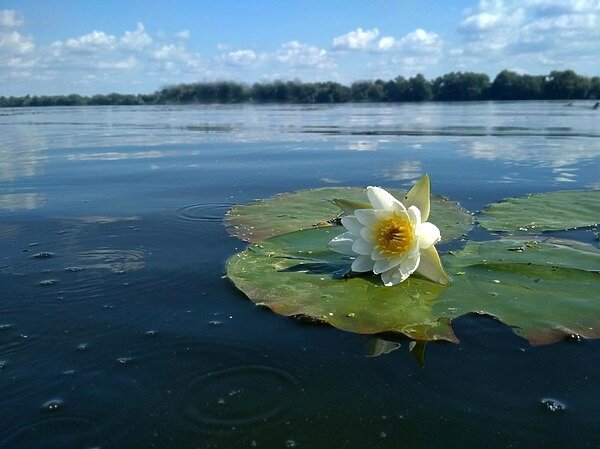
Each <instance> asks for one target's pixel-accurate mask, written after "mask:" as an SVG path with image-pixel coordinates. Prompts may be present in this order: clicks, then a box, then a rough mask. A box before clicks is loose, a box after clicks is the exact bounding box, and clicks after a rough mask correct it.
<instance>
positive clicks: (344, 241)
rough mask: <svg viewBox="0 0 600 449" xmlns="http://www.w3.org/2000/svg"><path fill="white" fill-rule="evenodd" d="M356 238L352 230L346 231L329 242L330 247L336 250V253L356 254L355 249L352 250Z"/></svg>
mask: <svg viewBox="0 0 600 449" xmlns="http://www.w3.org/2000/svg"><path fill="white" fill-rule="evenodd" d="M355 238H356V237H355V236H354V235H352V234H351V233H350V232H344V233H343V234H340V235H338V236H337V237H335V238H334V239H333V240H331V241H330V242H329V245H328V246H329V249H331V250H332V251H335V252H336V253H340V254H346V255H348V256H353V255H354V254H356V253H355V252H354V251H352V244H353V243H354V240H355Z"/></svg>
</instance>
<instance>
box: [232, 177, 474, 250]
mask: <svg viewBox="0 0 600 449" xmlns="http://www.w3.org/2000/svg"><path fill="white" fill-rule="evenodd" d="M389 192H390V193H391V194H392V195H394V196H395V197H396V198H403V197H404V195H406V191H403V190H402V191H401V190H393V189H392V190H389ZM334 200H341V201H338V204H339V205H336V204H335V203H334ZM354 203H361V204H364V203H366V204H367V207H370V206H368V203H369V201H368V198H367V191H366V189H362V188H358V187H342V188H339V187H334V188H329V187H328V188H323V189H309V190H299V191H296V192H292V193H284V194H281V195H276V196H274V197H271V198H267V199H264V200H257V201H254V202H252V203H250V204H248V205H238V206H234V207H233V208H231V209H230V210H229V211H228V212H227V216H226V218H225V225H226V226H227V230H228V231H229V233H230V234H231V235H233V236H234V237H237V238H240V239H242V240H245V241H247V242H258V241H260V240H264V239H267V238H269V237H273V236H275V235H280V234H286V233H288V232H293V231H299V230H303V229H311V228H314V227H324V226H332V225H333V220H334V219H335V218H336V217H337V216H338V215H340V213H342V212H343V207H344V204H354ZM428 221H430V222H432V223H433V224H435V225H436V226H437V227H438V228H440V231H441V234H442V241H450V240H453V239H455V238H458V237H460V236H461V235H462V234H464V233H466V232H468V231H469V230H470V229H471V228H472V226H473V217H472V216H471V214H470V213H469V212H467V211H466V210H464V209H463V208H462V207H460V206H459V205H458V204H457V203H454V202H452V201H450V200H448V199H447V198H445V197H442V196H440V195H433V196H432V197H431V215H430V217H429V220H428Z"/></svg>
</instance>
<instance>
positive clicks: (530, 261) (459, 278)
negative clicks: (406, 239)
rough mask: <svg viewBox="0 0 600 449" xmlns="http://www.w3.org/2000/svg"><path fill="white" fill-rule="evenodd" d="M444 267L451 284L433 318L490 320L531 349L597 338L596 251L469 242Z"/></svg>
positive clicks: (599, 280)
mask: <svg viewBox="0 0 600 449" xmlns="http://www.w3.org/2000/svg"><path fill="white" fill-rule="evenodd" d="M443 262H444V264H445V266H446V269H447V271H448V273H449V274H450V275H452V274H454V275H455V276H454V283H453V285H452V286H451V287H450V288H449V289H447V290H446V291H444V292H442V294H440V296H439V297H438V298H437V302H436V305H435V306H434V307H433V309H434V313H435V314H442V315H447V316H449V317H452V318H454V317H457V316H460V315H462V314H465V313H469V312H475V313H480V314H487V315H491V316H494V317H496V318H498V319H499V320H501V321H502V322H504V323H506V324H508V325H509V326H511V327H512V328H513V331H514V332H515V333H516V334H518V335H520V336H522V337H523V338H525V339H527V340H528V341H529V342H530V343H531V344H533V345H541V344H549V343H553V342H556V341H560V340H563V339H565V337H568V336H569V335H579V336H581V337H585V338H599V337H600V299H599V298H598V294H597V291H598V288H599V287H600V273H598V271H595V270H598V268H599V267H600V251H598V250H597V249H595V248H594V247H593V246H591V245H582V244H580V243H578V242H575V243H574V244H573V245H569V246H566V245H564V244H562V245H559V244H554V243H534V242H529V243H525V244H523V242H522V241H510V240H498V241H492V242H479V243H475V242H469V243H468V244H467V245H466V246H465V248H464V249H463V250H462V251H460V252H459V253H457V254H456V256H454V257H453V256H451V255H447V256H445V257H443Z"/></svg>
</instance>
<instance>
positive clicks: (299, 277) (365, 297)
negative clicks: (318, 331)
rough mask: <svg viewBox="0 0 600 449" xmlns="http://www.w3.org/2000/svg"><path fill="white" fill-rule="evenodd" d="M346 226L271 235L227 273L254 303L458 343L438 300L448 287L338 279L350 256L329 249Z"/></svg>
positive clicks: (365, 328) (355, 326)
mask: <svg viewBox="0 0 600 449" xmlns="http://www.w3.org/2000/svg"><path fill="white" fill-rule="evenodd" d="M342 231H343V229H342V228H341V227H339V226H337V227H330V228H317V229H310V230H305V231H298V232H293V233H290V234H283V235H279V236H276V237H272V238H270V239H268V240H265V241H263V242H260V243H256V244H253V245H251V246H250V247H249V248H248V249H247V250H245V251H242V252H241V253H239V254H236V255H235V256H233V257H232V258H231V259H230V260H229V262H228V265H227V276H228V277H229V278H230V279H231V280H232V281H233V282H234V284H235V285H236V286H237V287H238V288H239V289H240V290H241V291H243V292H244V293H245V294H246V295H247V296H248V297H249V298H250V299H251V300H252V301H253V302H255V303H256V304H258V305H264V306H267V307H269V308H270V309H271V310H273V311H275V312H277V313H279V314H281V315H286V316H291V315H294V316H303V317H308V318H311V319H314V320H315V321H322V322H326V323H329V324H332V325H333V326H335V327H337V328H339V329H343V330H347V331H351V332H357V333H362V334H375V333H379V332H388V331H392V332H400V333H403V334H405V335H408V336H410V337H411V338H415V339H418V340H435V339H446V340H451V341H456V338H455V337H454V334H453V333H452V330H451V328H450V327H449V326H448V320H447V319H446V318H443V317H435V316H434V314H433V312H432V309H431V307H432V305H433V304H434V302H433V299H434V298H435V297H436V296H437V295H439V294H440V292H441V291H442V290H444V288H445V287H443V286H441V285H437V284H434V283H432V282H429V281H427V280H424V279H420V278H417V277H411V278H409V279H408V280H407V281H405V282H403V283H401V284H399V285H397V286H394V287H391V288H390V287H385V286H384V285H383V284H382V283H381V281H380V279H379V277H378V276H369V277H349V278H343V279H340V276H341V275H342V274H343V273H344V272H345V271H346V270H347V269H348V264H349V259H348V258H347V257H346V256H343V255H341V254H338V253H334V252H332V251H329V250H328V249H327V243H328V242H329V241H330V240H331V239H332V238H333V237H335V236H336V235H338V234H340V233H341V232H342Z"/></svg>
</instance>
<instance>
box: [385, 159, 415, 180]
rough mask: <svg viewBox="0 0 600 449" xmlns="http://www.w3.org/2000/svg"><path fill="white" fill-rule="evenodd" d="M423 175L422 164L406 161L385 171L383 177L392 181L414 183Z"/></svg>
mask: <svg viewBox="0 0 600 449" xmlns="http://www.w3.org/2000/svg"><path fill="white" fill-rule="evenodd" d="M422 174H423V169H422V167H421V162H419V161H404V162H400V163H399V164H396V165H394V166H392V167H390V168H386V169H384V170H383V172H382V177H383V178H385V179H389V180H390V181H412V180H415V179H417V178H419V177H420V176H422Z"/></svg>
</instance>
